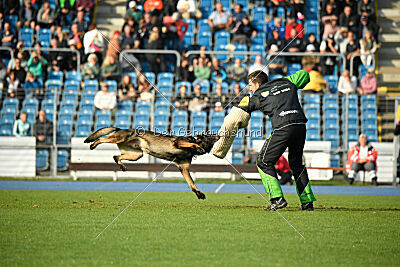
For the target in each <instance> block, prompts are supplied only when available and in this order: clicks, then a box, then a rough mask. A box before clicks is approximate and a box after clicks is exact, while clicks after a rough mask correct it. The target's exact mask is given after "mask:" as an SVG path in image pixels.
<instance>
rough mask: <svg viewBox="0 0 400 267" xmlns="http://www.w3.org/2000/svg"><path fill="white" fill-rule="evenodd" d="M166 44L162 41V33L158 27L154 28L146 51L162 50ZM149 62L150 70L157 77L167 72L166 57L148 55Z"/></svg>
mask: <svg viewBox="0 0 400 267" xmlns="http://www.w3.org/2000/svg"><path fill="white" fill-rule="evenodd" d="M163 47H164V44H163V41H162V40H161V39H160V33H159V30H158V28H157V27H154V28H153V30H152V32H151V33H150V37H149V40H148V42H147V44H146V49H153V50H160V49H163ZM146 58H147V62H148V63H149V69H150V71H151V72H154V73H155V74H156V75H157V74H158V73H160V72H165V71H166V70H167V66H166V63H165V58H164V55H162V54H150V53H147V54H146Z"/></svg>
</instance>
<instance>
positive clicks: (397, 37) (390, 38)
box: [380, 33, 400, 43]
mask: <svg viewBox="0 0 400 267" xmlns="http://www.w3.org/2000/svg"><path fill="white" fill-rule="evenodd" d="M380 40H381V42H382V43H383V42H392V43H400V34H388V33H384V34H381V37H380Z"/></svg>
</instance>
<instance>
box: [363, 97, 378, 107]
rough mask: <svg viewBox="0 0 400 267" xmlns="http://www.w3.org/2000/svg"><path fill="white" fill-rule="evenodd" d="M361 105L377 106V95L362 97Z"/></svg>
mask: <svg viewBox="0 0 400 267" xmlns="http://www.w3.org/2000/svg"><path fill="white" fill-rule="evenodd" d="M360 100H361V104H371V105H376V95H362V96H361V99H360Z"/></svg>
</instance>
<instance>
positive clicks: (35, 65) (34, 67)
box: [27, 51, 48, 84]
mask: <svg viewBox="0 0 400 267" xmlns="http://www.w3.org/2000/svg"><path fill="white" fill-rule="evenodd" d="M47 64H48V62H47V60H46V59H45V58H44V57H43V56H42V55H41V53H38V52H37V51H34V52H32V53H31V57H30V58H29V60H28V64H27V67H28V70H29V72H32V74H33V75H34V76H35V77H36V79H37V81H38V82H39V83H40V84H43V72H44V70H45V66H46V65H47Z"/></svg>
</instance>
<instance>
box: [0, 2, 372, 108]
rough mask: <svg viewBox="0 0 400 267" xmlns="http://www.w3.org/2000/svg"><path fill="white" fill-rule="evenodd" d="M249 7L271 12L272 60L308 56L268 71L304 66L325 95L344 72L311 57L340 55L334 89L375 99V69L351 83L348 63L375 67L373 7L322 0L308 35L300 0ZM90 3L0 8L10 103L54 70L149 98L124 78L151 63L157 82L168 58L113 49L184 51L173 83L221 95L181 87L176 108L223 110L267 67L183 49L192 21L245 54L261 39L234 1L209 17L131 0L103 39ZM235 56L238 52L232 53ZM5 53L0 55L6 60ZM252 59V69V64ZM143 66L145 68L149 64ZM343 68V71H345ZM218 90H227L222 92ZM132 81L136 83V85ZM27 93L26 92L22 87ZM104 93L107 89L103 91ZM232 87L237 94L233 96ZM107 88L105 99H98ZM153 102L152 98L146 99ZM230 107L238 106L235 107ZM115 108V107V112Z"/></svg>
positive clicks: (187, 6) (191, 7)
mask: <svg viewBox="0 0 400 267" xmlns="http://www.w3.org/2000/svg"><path fill="white" fill-rule="evenodd" d="M249 3H250V6H251V7H252V9H253V10H254V7H257V6H258V7H260V6H264V7H266V8H267V13H266V16H265V21H262V23H265V33H266V35H265V51H266V52H267V53H277V52H278V51H282V50H284V51H285V52H307V53H309V54H310V55H307V56H304V57H290V58H289V57H278V58H276V59H274V60H273V61H272V62H271V64H270V65H269V74H270V75H271V76H273V75H285V74H287V70H286V66H287V64H290V63H300V64H301V65H302V68H304V69H306V70H307V71H309V72H310V75H311V77H312V82H311V83H310V84H309V85H308V86H307V88H306V91H309V92H326V91H327V90H328V83H327V81H325V80H324V76H325V75H332V74H335V72H336V70H337V68H338V64H339V62H338V58H337V57H334V56H314V55H313V53H315V52H320V53H341V54H344V55H345V57H346V59H347V65H346V66H339V71H340V72H341V76H340V79H339V82H338V91H339V92H340V93H343V94H348V93H356V92H358V93H360V94H368V93H374V92H376V78H375V77H374V70H373V69H372V70H371V69H370V68H369V69H368V72H367V74H366V75H364V76H363V77H361V79H357V78H355V77H350V75H349V72H348V70H349V69H350V66H349V64H350V63H349V59H350V58H351V56H352V55H354V54H357V53H361V54H362V55H361V57H358V58H356V59H355V60H354V68H353V74H354V75H355V76H356V77H357V76H358V75H359V73H358V66H359V65H361V64H362V65H365V66H370V65H372V63H373V57H374V56H373V53H374V52H375V51H376V49H377V45H378V41H379V40H378V32H379V26H378V25H377V24H376V22H375V21H376V16H375V9H374V7H373V5H372V3H371V1H370V0H360V1H349V0H324V1H320V3H319V4H320V10H321V12H320V29H319V32H320V35H318V34H317V35H316V34H314V33H310V32H307V29H305V31H304V27H305V22H306V21H307V18H306V16H305V13H306V12H305V10H306V8H307V7H306V5H305V2H304V1H301V0H291V1H276V0H273V1H250V2H249ZM93 7H94V0H71V1H67V0H52V1H50V2H47V1H41V0H24V1H12V0H4V1H1V6H0V31H1V37H0V40H1V46H4V47H9V48H11V49H12V50H13V54H14V60H10V61H5V62H8V64H7V65H5V64H4V63H3V62H2V63H1V64H0V79H1V82H2V84H3V87H4V88H6V90H3V94H6V96H7V97H18V98H20V99H24V98H25V97H33V96H36V97H39V96H41V95H43V90H42V88H44V83H45V81H46V79H47V75H48V73H50V72H52V71H64V72H65V71H70V70H76V71H79V72H81V74H82V78H83V79H84V80H87V79H97V80H99V81H102V80H115V81H117V82H118V90H117V93H116V94H114V97H115V98H116V99H117V100H118V99H119V100H126V99H130V100H138V99H140V100H151V99H152V97H153V96H152V94H151V88H152V86H151V85H150V84H148V81H146V80H145V78H144V77H143V76H142V75H138V81H137V82H132V81H131V80H130V77H129V76H127V75H125V76H123V75H122V74H123V73H125V72H132V71H134V69H133V67H132V64H133V66H134V67H135V68H137V69H138V70H142V69H143V68H144V67H145V66H144V65H147V70H148V71H150V72H153V73H155V74H156V75H157V74H158V73H161V72H166V71H168V70H170V66H169V60H170V59H169V58H168V57H166V56H165V55H163V54H151V53H147V54H135V55H133V54H127V55H126V59H127V60H123V61H122V62H120V60H119V56H120V55H119V53H118V52H117V51H119V50H123V49H173V50H178V51H179V52H180V53H181V54H182V61H181V65H180V66H179V67H178V68H176V69H175V70H174V71H175V72H176V81H188V82H192V83H193V84H196V83H200V82H201V81H203V80H208V81H210V82H211V84H212V86H211V87H212V88H213V90H214V91H215V94H213V95H212V96H211V97H204V96H202V95H201V94H199V93H196V89H195V88H196V87H195V86H193V90H189V88H186V92H185V93H184V94H183V93H182V91H183V88H175V92H180V93H177V94H176V95H178V98H177V99H176V103H177V105H178V106H179V108H184V109H189V110H190V109H193V110H197V109H199V106H201V107H202V109H207V108H212V109H214V110H218V109H220V107H221V106H222V107H223V106H224V104H225V103H229V99H234V98H235V97H234V96H235V95H236V94H237V92H236V86H240V83H245V82H246V76H247V71H248V67H249V65H250V64H263V63H266V62H265V61H264V59H263V57H262V56H261V55H259V56H256V57H250V56H249V57H245V58H239V57H232V58H230V59H229V60H228V61H223V62H221V60H218V58H216V57H210V56H209V55H207V54H205V53H203V54H201V55H200V56H198V57H193V56H191V57H186V55H185V53H186V51H187V49H194V50H195V49H199V50H200V51H205V50H208V49H210V48H209V47H206V46H201V47H199V46H198V45H197V44H196V42H195V43H194V44H192V45H191V46H190V47H188V46H187V45H185V43H184V37H185V34H186V32H187V31H188V23H187V22H186V21H185V20H186V19H195V20H196V21H197V22H199V21H200V20H201V19H207V23H208V25H209V26H210V32H211V33H212V35H213V40H215V33H217V32H219V31H226V32H229V33H230V35H231V41H230V42H231V44H232V45H236V44H242V45H246V46H247V48H248V49H249V48H250V46H251V45H252V41H253V39H254V38H255V37H256V36H257V35H258V33H259V30H257V29H259V28H260V27H256V26H259V25H255V23H260V21H255V20H253V13H252V11H251V10H250V8H244V7H243V6H242V5H239V4H235V3H233V5H232V10H230V9H227V8H225V7H224V6H223V5H222V4H221V3H216V4H215V6H214V10H211V11H210V12H209V14H207V15H205V14H202V10H201V9H199V6H198V4H196V2H195V1H194V0H179V1H178V0H174V1H161V0H145V1H140V0H131V1H127V9H126V13H125V16H124V24H123V25H121V29H120V31H115V32H113V33H112V34H111V36H109V38H110V39H109V42H107V41H106V38H105V36H104V35H103V33H102V32H101V31H99V30H98V29H97V28H96V25H94V24H93V23H92V18H93V10H94V8H93ZM279 8H284V10H285V13H284V14H281V15H280V16H278V13H277V10H278V9H279ZM9 15H16V16H17V18H18V19H17V22H16V24H15V25H13V24H12V22H10V21H7V20H5V19H4V18H5V16H9ZM23 29H31V30H32V31H33V33H34V35H33V36H34V40H33V42H32V47H35V48H37V50H36V51H33V52H31V53H30V54H29V53H28V51H27V50H24V47H25V44H24V42H22V41H21V40H20V39H19V35H18V32H19V31H20V30H23ZM41 29H49V30H50V32H51V37H50V40H49V42H47V43H46V42H45V43H43V42H39V40H37V36H38V33H39V31H40V30H41ZM42 47H51V48H70V49H76V50H77V51H78V52H79V54H80V57H81V59H82V60H81V65H80V66H77V56H76V54H75V53H74V52H67V53H66V52H52V51H51V52H44V51H40V48H42ZM233 49H235V46H233ZM7 57H9V55H7V53H5V52H4V53H3V52H2V58H7ZM252 59H254V62H253V60H252ZM145 62H147V64H145ZM342 69H343V70H342ZM222 83H227V84H228V85H229V89H228V91H224V90H225V88H221V87H222V85H221V84H222ZM134 84H137V86H135V85H134ZM22 88H23V89H22ZM102 88H103V87H102ZM234 88H235V89H234ZM102 93H103V91H101V92H99V94H102ZM150 95H151V96H150ZM233 102H234V101H233ZM112 108H113V107H111V109H112Z"/></svg>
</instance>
